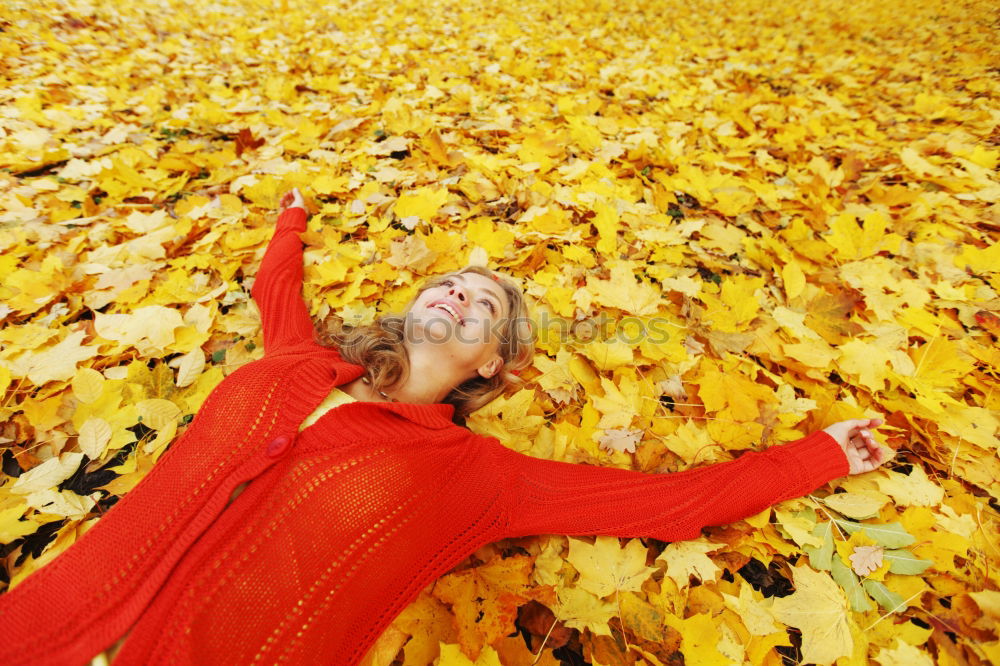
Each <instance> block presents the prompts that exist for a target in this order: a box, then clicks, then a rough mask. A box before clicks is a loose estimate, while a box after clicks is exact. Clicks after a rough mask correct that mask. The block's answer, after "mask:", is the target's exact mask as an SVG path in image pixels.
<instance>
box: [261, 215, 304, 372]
mask: <svg viewBox="0 0 1000 666" xmlns="http://www.w3.org/2000/svg"><path fill="white" fill-rule="evenodd" d="M305 230H306V211H305V210H303V209H302V208H298V207H296V208H288V209H286V210H285V211H284V212H283V213H282V214H281V215H280V216H278V222H277V225H276V228H275V231H274V235H273V236H272V237H271V241H270V243H268V245H267V251H266V252H265V253H264V258H263V259H262V260H261V262H260V269H259V270H258V271H257V277H256V279H255V280H254V283H253V287H252V288H251V289H250V294H251V296H253V299H254V301H255V302H256V303H257V308H258V309H259V310H260V318H261V325H262V327H263V329H264V355H265V356H268V355H271V354H274V353H276V352H279V351H280V350H281V349H282V348H285V347H288V346H291V345H294V344H296V343H298V342H302V341H303V340H311V339H312V337H313V331H314V326H313V323H312V320H311V319H310V318H309V310H308V308H307V307H306V304H305V301H304V300H303V298H302V276H303V270H302V240H301V239H300V238H299V233H301V232H303V231H305Z"/></svg>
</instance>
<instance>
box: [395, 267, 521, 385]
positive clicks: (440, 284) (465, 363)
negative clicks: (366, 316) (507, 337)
mask: <svg viewBox="0 0 1000 666" xmlns="http://www.w3.org/2000/svg"><path fill="white" fill-rule="evenodd" d="M508 307H509V306H508V303H507V298H506V297H505V295H504V291H503V289H502V288H501V287H500V285H499V284H497V283H496V282H495V281H493V280H491V279H490V278H488V277H486V276H484V275H480V274H478V273H473V272H467V273H461V274H454V273H453V274H448V275H444V276H442V277H440V278H437V279H436V280H435V281H433V282H432V285H431V286H430V287H428V288H427V289H425V290H424V291H423V292H421V293H420V295H419V296H418V297H417V298H416V300H415V301H414V302H413V305H412V306H411V307H410V309H409V310H407V312H406V320H407V335H408V339H409V340H411V341H412V342H413V343H414V344H433V345H440V346H441V348H442V351H445V352H446V353H445V354H444V355H443V356H444V358H446V359H448V361H447V362H449V363H453V364H454V368H455V370H457V371H458V374H462V375H468V376H469V377H472V376H474V374H476V373H478V374H480V375H482V376H487V377H488V376H491V375H492V374H495V373H496V372H497V371H498V370H499V369H500V367H501V366H502V365H503V359H502V358H501V357H500V355H499V354H498V353H497V351H498V349H499V345H500V340H499V337H498V333H499V332H500V330H501V327H500V326H499V325H498V324H499V322H502V321H503V320H505V319H506V318H507V317H508V316H509V313H508V312H507V309H508ZM484 366H486V367H485V368H484Z"/></svg>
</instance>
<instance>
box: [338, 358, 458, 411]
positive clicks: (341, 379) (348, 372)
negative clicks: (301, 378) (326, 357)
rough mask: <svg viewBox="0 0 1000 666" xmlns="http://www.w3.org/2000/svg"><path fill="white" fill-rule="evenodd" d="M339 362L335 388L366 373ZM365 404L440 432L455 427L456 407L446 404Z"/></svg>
mask: <svg viewBox="0 0 1000 666" xmlns="http://www.w3.org/2000/svg"><path fill="white" fill-rule="evenodd" d="M338 357H339V354H338ZM337 360H338V361H339V362H338V363H337V365H338V367H337V368H336V378H335V379H334V386H340V385H342V384H346V383H347V382H351V381H354V380H355V379H357V378H358V377H360V376H361V375H363V374H364V372H365V369H364V367H363V366H360V365H357V364H354V363H348V362H347V361H344V360H343V359H340V358H338V359H337ZM365 404H366V405H371V406H372V407H373V408H375V409H385V410H388V411H390V412H395V413H396V414H399V415H400V416H402V417H403V418H405V419H408V420H410V421H413V422H414V423H417V424H419V425H422V426H424V427H425V428H431V429H433V430H440V429H442V428H448V427H450V426H454V425H455V423H454V422H453V421H452V418H453V417H454V415H455V406H454V405H450V404H448V403H444V402H436V403H433V404H429V405H418V404H414V403H411V402H366V403H365Z"/></svg>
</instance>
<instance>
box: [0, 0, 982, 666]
mask: <svg viewBox="0 0 1000 666" xmlns="http://www.w3.org/2000/svg"><path fill="white" fill-rule="evenodd" d="M695 5H696V6H692V4H691V3H687V2H680V1H676V0H675V1H671V2H657V1H649V0H642V1H636V0H629V1H620V2H608V1H601V2H597V1H594V2H579V1H576V2H574V1H571V0H556V1H555V2H551V1H550V2H526V1H523V0H507V1H505V2H497V3H487V2H477V1H475V0H472V1H467V2H444V1H440V0H421V1H420V2H413V1H403V2H394V3H389V2H383V3H377V2H354V3H342V4H341V5H339V6H338V5H337V4H332V3H331V4H327V5H322V4H321V3H315V2H306V1H304V0H288V1H283V2H280V3H279V2H276V3H261V2H249V1H247V2H237V1H235V0H234V1H231V2H210V3H207V4H199V5H198V8H197V10H192V9H191V5H190V3H181V2H177V1H176V0H160V1H159V2H151V1H138V2H95V3H87V2H59V3H56V2H41V1H39V2H31V3H14V2H5V3H4V6H3V13H2V16H0V28H2V31H0V76H2V83H3V85H2V86H0V168H2V169H3V173H0V251H2V254H0V278H2V281H0V321H2V329H0V424H2V425H0V447H2V449H3V455H2V469H3V476H2V477H0V478H2V480H3V485H2V486H0V544H3V545H0V558H2V562H3V566H2V567H0V578H2V583H3V584H4V585H16V584H18V583H19V582H20V581H21V580H23V579H24V577H25V576H27V575H28V574H29V573H31V572H32V571H34V570H36V569H38V568H39V567H40V566H42V565H43V564H44V563H46V562H48V561H51V559H52V558H54V557H55V556H56V555H58V554H59V553H60V552H62V551H64V550H65V549H66V548H67V547H69V546H70V545H71V544H72V543H73V542H74V540H75V539H77V538H78V537H79V536H80V535H81V534H82V533H83V532H84V531H85V530H86V529H87V528H89V527H90V526H92V525H93V524H94V522H95V521H97V520H99V519H100V516H101V514H102V513H103V512H104V511H107V510H108V508H109V507H111V506H112V505H113V504H114V502H115V501H116V499H117V498H118V497H120V496H121V495H123V494H125V493H127V492H128V491H129V489H131V488H132V487H134V486H135V484H136V483H137V482H138V481H139V480H140V479H141V478H142V476H143V475H144V474H145V473H146V472H147V471H148V470H149V469H150V467H151V466H152V465H153V464H154V463H155V461H156V459H157V457H158V456H159V455H160V454H161V453H162V452H163V450H164V449H165V448H166V447H167V446H168V445H169V443H170V442H171V441H173V440H174V439H175V438H176V437H177V436H178V435H179V434H180V433H181V432H183V430H184V428H185V427H186V424H187V423H188V422H189V421H190V419H191V416H192V414H194V413H195V412H196V411H197V409H198V407H199V405H200V404H201V402H202V400H203V399H204V398H205V396H206V395H207V393H208V392H209V391H210V390H211V389H212V387H214V386H215V385H216V384H217V383H218V382H219V381H220V380H221V379H222V378H223V377H224V376H225V375H227V374H228V373H230V372H232V371H233V370H234V369H235V368H237V367H239V366H240V365H242V364H244V363H247V362H249V361H251V360H253V359H256V358H259V357H260V356H261V354H262V349H261V347H260V329H259V320H258V313H257V311H256V308H255V306H254V305H253V303H252V302H251V301H250V299H249V295H248V293H249V286H250V284H252V279H253V276H254V275H255V273H256V269H257V266H258V264H259V260H260V257H261V255H262V253H263V250H264V248H265V246H266V243H267V240H268V239H269V238H270V235H271V231H272V229H273V224H274V220H275V211H276V207H277V203H278V199H279V197H280V195H281V193H283V192H284V191H286V190H287V189H288V188H290V187H293V186H297V187H299V188H300V189H301V190H302V191H303V192H304V193H305V194H306V196H307V197H309V198H310V201H311V204H310V205H311V206H312V207H313V213H314V214H313V216H312V218H311V221H310V223H309V228H310V231H309V232H308V233H307V234H306V235H305V238H306V239H307V241H308V243H309V247H308V249H307V250H306V253H305V263H306V266H307V268H306V286H305V294H306V297H307V298H308V300H309V302H310V303H311V307H312V313H313V315H314V316H315V317H316V319H317V321H318V320H319V319H320V318H322V317H324V316H326V315H327V314H329V313H330V312H337V313H340V314H341V315H342V316H344V317H350V318H357V319H361V320H370V319H371V318H372V317H373V316H375V315H376V314H377V313H382V312H387V311H392V310H396V309H398V308H399V307H400V306H401V305H402V304H403V303H405V302H406V301H407V300H408V298H409V297H410V296H411V295H412V290H413V283H414V281H415V280H417V279H419V278H420V277H422V276H425V275H428V274H434V273H439V272H442V271H446V270H451V269H455V268H458V267H460V266H463V265H465V264H466V263H470V262H473V263H487V264H488V265H490V266H492V267H495V268H500V269H502V270H504V271H505V272H507V273H508V274H510V275H512V276H514V277H516V278H518V279H522V280H523V281H524V284H525V286H526V289H527V291H528V293H529V294H530V295H531V297H532V298H533V299H534V301H535V302H536V304H537V309H536V315H537V316H538V318H539V320H540V321H542V322H543V325H542V329H541V330H540V331H539V332H540V334H541V335H540V337H539V341H538V355H537V358H536V362H535V366H534V368H533V369H530V370H528V371H526V372H525V373H524V374H523V375H522V376H523V377H524V378H525V379H526V380H528V385H527V388H525V389H523V390H521V391H519V392H518V393H515V394H513V395H512V396H510V397H509V398H507V399H501V400H497V401H496V402H495V403H494V404H492V405H490V406H489V407H487V408H485V409H483V410H481V412H480V413H478V414H476V415H475V417H474V418H473V419H472V420H471V423H470V426H471V427H472V428H473V429H474V430H476V431H477V432H482V433H488V434H493V435H496V436H498V437H500V438H501V439H502V441H504V443H505V444H507V445H508V446H511V447H513V448H516V449H518V450H521V451H524V452H526V453H530V454H532V455H536V456H541V457H547V458H554V459H560V460H568V461H574V462H586V463H593V464H600V465H607V466H619V467H626V468H632V469H639V470H644V471H647V472H670V471H676V470H681V469H687V468H690V467H692V466H697V465H702V464H705V463H710V462H715V461H723V460H728V459H731V458H733V457H734V455H735V453H736V452H738V451H740V450H744V449H750V448H760V447H765V446H768V445H771V444H774V443H778V442H782V441H789V440H791V439H795V438H798V437H800V436H802V435H804V434H806V433H808V432H810V431H812V430H815V429H817V428H820V427H823V426H825V425H827V424H829V423H831V422H833V421H836V420H841V419H843V418H848V417H857V416H862V415H884V416H885V417H886V418H887V420H888V424H887V426H885V427H883V428H881V429H880V433H881V435H880V437H881V439H882V441H883V442H884V443H885V446H887V447H890V448H892V449H894V450H895V457H894V459H893V461H892V462H890V463H889V464H888V465H886V466H884V467H883V468H881V469H880V470H878V471H876V472H872V473H869V474H865V475H861V476H857V477H850V478H844V479H840V480H837V481H835V482H832V483H831V484H830V485H829V486H828V487H824V488H823V489H821V490H819V491H817V492H816V493H815V494H814V495H811V496H809V497H805V498H802V499H797V500H791V501H787V502H783V503H781V504H779V505H777V506H776V507H774V509H773V510H768V511H764V512H763V513H761V514H760V515H758V516H755V517H753V518H750V519H748V520H745V521H739V522H737V523H735V524H732V525H728V526H725V527H718V528H709V529H706V530H705V532H704V535H703V536H702V537H701V538H699V539H696V540H692V541H687V542H678V543H673V544H664V543H662V542H657V541H655V540H639V539H632V540H626V539H622V540H619V539H614V538H610V537H600V538H589V539H581V538H566V537H562V536H540V537H532V538H525V539H517V540H508V541H503V542H499V543H496V544H492V545H489V546H487V547H485V548H483V549H481V550H480V551H478V552H477V553H476V554H475V555H474V556H472V557H470V558H469V559H468V560H467V561H466V562H464V563H463V564H462V565H461V566H459V567H457V568H456V569H455V570H454V571H453V572H451V573H449V574H447V575H446V576H444V577H443V578H442V579H441V580H439V581H437V582H436V583H434V584H433V585H430V586H428V588H427V589H426V590H424V591H423V592H422V593H421V595H420V597H419V598H418V599H417V600H416V601H415V602H414V603H413V604H411V606H410V607H409V608H408V609H407V610H406V611H405V612H404V613H403V614H402V615H401V616H400V617H399V618H397V620H396V621H395V622H394V623H393V625H392V626H391V627H390V628H389V629H388V630H387V631H386V632H385V634H384V635H383V636H382V638H381V640H380V641H379V643H378V645H377V647H376V648H375V649H373V650H372V652H371V653H370V655H369V660H370V663H371V664H381V665H384V664H390V663H393V661H394V660H396V663H403V664H407V665H409V664H428V663H434V662H435V660H439V662H438V663H446V664H467V663H470V662H474V663H479V664H498V663H499V664H505V665H509V664H530V663H533V662H534V661H535V659H536V657H535V656H533V654H537V655H538V656H537V663H538V664H556V663H559V662H560V661H561V662H562V663H566V664H581V663H584V662H585V661H586V662H590V663H593V664H616V665H617V664H632V663H639V664H653V665H658V664H679V663H681V659H682V656H683V662H684V663H686V664H689V665H691V664H698V665H701V664H729V663H734V664H742V663H747V662H749V663H752V664H774V665H777V664H782V663H795V662H804V663H809V662H812V663H818V664H831V663H837V664H840V665H841V666H845V665H847V664H859V665H860V664H866V663H871V662H877V663H879V664H881V665H882V666H889V665H894V664H900V665H905V666H914V665H920V664H930V663H932V662H933V663H941V664H986V663H990V662H994V663H996V662H1000V642H998V635H997V618H998V615H1000V592H998V591H997V586H998V582H1000V581H998V575H997V571H998V568H1000V547H998V544H997V538H996V537H997V522H998V516H997V510H998V504H997V497H998V494H1000V481H998V479H1000V462H998V457H997V447H998V440H997V429H998V417H997V413H998V410H1000V392H998V391H997V386H998V381H997V372H998V369H1000V350H998V346H997V336H998V334H1000V316H998V314H1000V299H998V296H997V290H998V289H1000V276H998V272H997V269H998V267H1000V244H998V243H997V237H998V232H1000V204H998V201H1000V178H998V172H997V167H998V162H1000V105H998V98H1000V77H998V74H1000V68H998V65H1000V47H998V46H997V44H998V39H997V36H998V29H1000V14H998V12H997V10H996V5H995V3H992V2H988V1H983V2H969V1H959V2H951V3H943V2H937V1H931V0H914V1H912V2H906V3H884V2H875V1H871V0H864V1H851V2H846V1H844V2H836V1H834V0H817V2H809V3H807V2H797V3H774V2H765V1H763V0H728V1H727V2H701V3H695ZM571 323H572V324H574V325H573V326H570V324H571ZM276 573H278V574H280V572H276ZM529 646H530V647H529ZM98 661H100V659H99V660H98Z"/></svg>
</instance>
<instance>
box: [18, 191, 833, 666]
mask: <svg viewBox="0 0 1000 666" xmlns="http://www.w3.org/2000/svg"><path fill="white" fill-rule="evenodd" d="M305 227H306V214H305V212H304V211H302V210H301V209H298V208H292V209H289V210H287V211H285V212H284V213H282V214H281V215H280V217H279V218H278V223H277V229H276V231H275V233H274V236H273V238H272V240H271V241H270V243H269V245H268V248H267V251H266V253H265V256H264V259H263V261H262V263H261V266H260V271H259V275H258V277H257V279H256V282H255V283H254V285H253V288H252V289H251V294H252V296H253V298H254V300H255V301H256V302H257V304H258V307H259V309H260V313H261V319H262V324H263V337H264V349H265V354H264V357H263V358H262V359H259V360H257V361H254V362H252V363H248V364H247V365H244V366H242V367H241V368H239V369H237V370H236V371H235V372H233V373H232V374H230V375H229V376H228V377H226V378H225V379H224V380H223V381H222V382H220V383H219V385H218V386H217V387H216V388H215V389H214V390H213V391H212V393H211V394H210V395H209V396H208V397H207V398H206V400H205V402H204V404H203V405H202V406H201V408H200V409H199V410H198V413H197V415H196V417H195V419H194V420H193V421H192V422H191V424H190V426H189V427H188V429H187V430H186V431H185V432H184V433H183V435H182V436H181V437H179V438H178V439H177V440H176V441H175V442H174V443H173V444H172V445H171V446H170V448H169V449H168V450H167V451H166V452H165V453H164V454H163V455H162V457H161V458H160V459H159V460H158V461H157V463H156V465H155V466H154V467H153V469H152V470H151V471H150V473H149V474H148V475H147V476H146V478H144V479H143V480H142V481H141V482H140V483H139V484H138V485H137V486H136V487H135V488H133V489H132V490H131V491H130V492H128V493H127V494H126V495H125V496H124V497H123V498H122V499H121V500H120V501H119V502H118V503H117V504H115V505H114V506H113V507H112V508H111V509H110V510H109V511H108V512H107V513H106V514H105V515H104V516H103V517H102V518H101V519H100V520H99V521H97V523H95V524H94V526H93V527H92V528H91V529H90V530H89V531H87V532H86V533H85V534H84V535H83V536H82V537H81V538H80V539H79V540H78V541H77V542H76V543H74V544H73V545H72V546H70V547H69V548H68V549H67V550H66V551H65V552H64V553H62V554H60V555H59V556H58V557H56V558H55V559H54V560H53V561H52V562H50V563H48V564H46V565H45V566H43V567H41V568H40V569H39V570H38V571H36V572H34V573H32V574H31V575H29V576H28V577H27V578H25V580H24V581H22V582H21V583H20V585H18V586H16V587H15V588H14V589H12V590H11V591H9V592H8V593H7V594H4V595H0V627H3V630H4V638H3V640H0V663H2V664H6V665H7V666H14V665H16V664H32V665H35V666H45V665H52V666H57V665H58V666H67V665H74V664H86V663H87V662H88V661H89V660H90V659H91V658H92V657H94V655H96V654H97V653H98V652H100V651H101V650H104V649H106V648H108V647H109V646H110V645H112V644H113V643H114V642H115V641H116V640H117V639H118V638H120V637H121V636H122V635H124V634H125V632H126V631H128V630H130V629H131V634H130V635H129V638H128V639H127V640H126V642H125V644H124V646H123V648H122V650H121V652H120V653H119V655H118V656H117V657H116V659H115V661H114V664H115V666H120V665H121V664H143V665H153V664H175V665H176V664H194V663H202V664H213V665H220V664H272V663H286V664H355V663H357V662H358V661H359V660H360V659H361V658H362V657H363V656H364V655H365V653H366V652H367V650H368V649H369V648H370V647H371V645H372V643H373V642H374V641H375V640H376V639H377V638H378V636H379V635H380V634H381V633H382V632H383V631H384V630H385V628H386V627H387V625H388V624H389V623H390V622H391V621H392V620H393V618H394V617H395V616H396V615H397V614H398V613H399V612H400V611H401V610H402V609H403V608H405V607H406V606H407V605H408V604H409V603H410V602H411V601H412V600H413V599H414V598H415V597H416V596H417V594H418V593H419V592H420V590H421V589H423V588H424V587H426V586H427V585H428V584H429V583H430V582H432V581H433V580H434V579H436V578H437V577H439V576H441V575H442V574H444V573H446V572H447V571H449V570H450V569H451V568H453V567H454V566H455V565H456V564H457V563H458V562H460V561H461V560H463V559H464V558H465V557H467V556H468V555H469V554H470V553H472V552H474V551H475V550H477V549H478V548H480V547H481V546H483V545H484V544H487V543H489V542H492V541H496V540H498V539H501V538H505V537H513V536H522V535H532V534H566V535H617V536H624V537H655V538H657V539H661V540H663V541H677V540H682V539H690V538H694V537H697V536H698V534H699V531H700V529H701V528H702V527H704V526H707V525H722V524H726V523H730V522H732V521H735V520H738V519H740V518H743V517H746V516H750V515H753V514H756V513H758V512H760V511H762V510H763V509H765V508H767V507H768V506H770V505H772V504H774V503H775V502H778V501H781V500H784V499H788V498H793V497H800V496H802V495H805V494H807V493H809V492H811V491H813V490H814V489H816V488H817V487H819V486H821V485H823V484H825V483H826V482H828V481H829V480H831V479H834V478H837V477H840V476H843V475H846V474H847V473H848V463H847V458H846V456H845V455H844V453H843V452H842V451H841V449H840V448H839V446H838V445H837V443H836V442H835V441H834V440H833V439H832V438H831V437H830V436H829V435H827V434H826V433H823V432H817V433H814V434H812V435H809V436H808V437H805V438H803V439H800V440H798V441H795V442H792V443H789V444H784V445H780V446H773V447H770V448H768V449H766V450H763V451H759V452H757V451H750V452H747V453H745V454H744V455H742V456H741V457H739V458H738V459H736V460H733V461H730V462H724V463H718V464H714V465H710V466H707V467H702V468H698V469H691V470H687V471H684V472H680V473H676V474H647V473H643V472H639V471H631V470H624V469H616V468H607V467H598V466H592V465H582V464H571V463H566V462H557V461H551V460H543V459H540V458H534V457H531V456H527V455H524V454H521V453H518V452H516V451H513V450H511V449H508V448H506V447H505V446H503V445H502V444H501V443H500V442H499V441H498V440H497V439H495V438H492V437H483V436H479V435H476V434H473V433H472V432H470V431H469V430H467V429H465V428H462V427H460V426H458V425H456V424H454V423H453V422H452V420H451V417H452V415H453V409H454V408H453V407H452V406H451V405H445V404H430V405H417V404H403V403H388V402H378V403H374V402H353V403H348V404H345V405H341V406H339V407H337V408H335V409H333V410H331V411H329V412H327V413H326V414H324V415H323V416H322V417H321V418H320V419H319V420H318V421H317V422H316V423H314V424H313V425H311V426H309V427H307V428H306V429H305V430H303V431H302V432H301V433H299V432H298V427H299V425H300V424H301V423H302V421H303V420H304V419H305V418H306V416H307V415H309V414H310V413H311V412H312V411H313V410H314V409H315V408H316V407H317V405H318V404H319V403H320V402H321V401H322V400H323V399H324V398H325V397H326V396H327V394H328V393H329V392H330V390H331V388H332V387H334V386H339V385H341V384H344V383H346V382H349V381H351V380H353V379H356V378H357V377H358V376H360V375H361V374H362V372H363V368H362V367H361V366H358V365H354V364H350V363H347V362H345V361H344V360H342V359H341V358H340V356H339V354H338V353H337V352H336V351H334V350H332V349H328V348H324V347H322V346H319V345H318V344H316V343H315V342H314V341H313V323H312V321H311V319H310V317H309V312H308V310H307V308H306V304H305V303H304V302H303V299H302V297H301V287H302V276H303V270H302V242H301V239H300V238H299V237H298V233H299V232H302V231H304V230H305ZM251 480H252V482H251V483H250V484H249V486H248V487H247V489H246V491H245V492H243V494H241V495H240V496H239V497H238V498H237V499H236V500H235V501H234V502H233V503H232V504H231V505H230V506H229V507H228V508H227V506H226V504H227V500H228V499H229V497H230V495H231V494H232V492H233V490H234V489H235V488H236V486H237V485H239V484H241V483H242V482H244V481H251Z"/></svg>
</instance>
